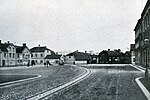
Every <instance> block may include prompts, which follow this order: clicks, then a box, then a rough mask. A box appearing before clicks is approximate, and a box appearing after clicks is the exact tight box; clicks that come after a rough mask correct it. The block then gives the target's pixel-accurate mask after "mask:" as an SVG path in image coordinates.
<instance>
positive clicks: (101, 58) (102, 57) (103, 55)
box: [98, 50, 109, 64]
mask: <svg viewBox="0 0 150 100" xmlns="http://www.w3.org/2000/svg"><path fill="white" fill-rule="evenodd" d="M98 63H99V64H107V63H109V61H108V52H107V51H106V50H103V51H102V52H100V53H99V55H98Z"/></svg>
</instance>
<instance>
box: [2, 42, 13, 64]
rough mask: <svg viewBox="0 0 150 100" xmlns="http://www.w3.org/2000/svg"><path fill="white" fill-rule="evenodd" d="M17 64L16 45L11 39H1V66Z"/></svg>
mask: <svg viewBox="0 0 150 100" xmlns="http://www.w3.org/2000/svg"><path fill="white" fill-rule="evenodd" d="M14 65H16V47H15V45H14V44H13V43H10V42H9V41H8V42H7V43H1V40H0V66H14Z"/></svg>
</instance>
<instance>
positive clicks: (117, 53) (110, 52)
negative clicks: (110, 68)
mask: <svg viewBox="0 0 150 100" xmlns="http://www.w3.org/2000/svg"><path fill="white" fill-rule="evenodd" d="M108 56H121V53H119V52H117V51H108Z"/></svg>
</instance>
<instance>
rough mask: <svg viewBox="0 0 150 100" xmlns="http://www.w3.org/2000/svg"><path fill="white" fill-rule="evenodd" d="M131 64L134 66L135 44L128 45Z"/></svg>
mask: <svg viewBox="0 0 150 100" xmlns="http://www.w3.org/2000/svg"><path fill="white" fill-rule="evenodd" d="M130 52H131V63H132V64H135V44H131V45H130Z"/></svg>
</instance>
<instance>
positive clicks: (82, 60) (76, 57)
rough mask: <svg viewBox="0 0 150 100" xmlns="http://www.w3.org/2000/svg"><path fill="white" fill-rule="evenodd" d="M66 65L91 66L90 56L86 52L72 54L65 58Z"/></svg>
mask: <svg viewBox="0 0 150 100" xmlns="http://www.w3.org/2000/svg"><path fill="white" fill-rule="evenodd" d="M64 61H65V63H67V64H89V63H90V61H91V57H90V54H88V53H86V52H85V53H84V52H78V51H75V52H72V53H69V54H67V55H66V56H65V60H64Z"/></svg>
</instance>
